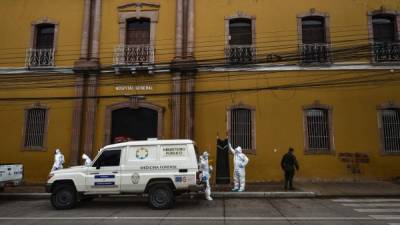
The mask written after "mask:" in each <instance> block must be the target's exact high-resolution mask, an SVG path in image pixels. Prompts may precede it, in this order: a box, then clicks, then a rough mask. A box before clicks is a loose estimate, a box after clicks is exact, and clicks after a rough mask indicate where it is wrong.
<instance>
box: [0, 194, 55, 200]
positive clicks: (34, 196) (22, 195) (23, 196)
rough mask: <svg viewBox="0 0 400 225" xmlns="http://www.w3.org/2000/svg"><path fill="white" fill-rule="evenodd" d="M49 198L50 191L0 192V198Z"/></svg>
mask: <svg viewBox="0 0 400 225" xmlns="http://www.w3.org/2000/svg"><path fill="white" fill-rule="evenodd" d="M49 198H50V193H0V199H7V200H14V199H15V200H31V199H32V200H39V199H49Z"/></svg>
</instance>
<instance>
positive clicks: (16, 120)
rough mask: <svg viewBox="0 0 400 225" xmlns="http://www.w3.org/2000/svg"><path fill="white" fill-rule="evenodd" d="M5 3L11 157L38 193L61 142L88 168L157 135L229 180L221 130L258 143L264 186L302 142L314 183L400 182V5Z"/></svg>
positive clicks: (1, 51)
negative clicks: (90, 161)
mask: <svg viewBox="0 0 400 225" xmlns="http://www.w3.org/2000/svg"><path fill="white" fill-rule="evenodd" d="M0 5H1V7H0V17H1V21H2V23H1V25H0V26H1V30H2V35H0V124H1V127H2V129H1V130H0V137H1V140H2V143H3V147H2V150H0V163H23V164H24V171H25V174H24V176H25V181H26V182H28V183H43V182H44V181H45V180H46V178H47V175H48V173H49V171H50V169H51V167H52V163H53V157H54V150H55V149H56V148H59V149H61V151H62V153H63V154H64V155H65V158H66V162H65V163H64V166H72V165H78V164H81V163H82V161H81V158H80V157H81V155H82V154H83V153H86V154H88V155H90V156H91V157H94V156H95V155H96V153H97V151H98V149H100V148H101V147H103V146H104V145H107V144H110V143H115V142H119V141H126V140H142V139H147V138H163V139H171V138H189V139H193V140H194V141H195V142H196V143H197V146H198V149H199V152H200V153H201V152H202V151H204V150H208V151H209V152H210V154H211V159H212V160H213V161H212V164H213V166H214V168H216V170H215V172H214V174H213V177H214V182H217V183H219V182H218V181H219V180H218V179H215V178H216V177H217V176H218V178H221V179H222V178H224V177H225V178H226V177H229V174H227V171H228V173H229V172H231V168H232V165H231V167H230V168H228V166H227V165H226V163H225V162H224V161H226V160H230V161H231V160H232V159H231V158H227V156H226V154H225V153H221V152H218V151H221V149H219V150H217V149H218V145H217V136H218V137H219V138H220V139H225V138H226V137H227V136H228V137H229V139H230V141H231V142H233V145H234V146H238V145H240V146H242V147H243V148H244V149H245V153H246V154H247V155H248V157H249V159H250V163H249V165H248V166H247V173H246V175H247V180H248V181H249V182H265V181H279V180H281V179H282V170H281V167H280V160H281V158H282V156H283V154H284V153H286V152H287V149H288V148H289V147H293V148H294V149H295V155H296V157H297V159H298V161H299V163H300V171H299V172H298V173H297V175H296V178H298V179H302V180H350V179H391V178H394V177H398V176H400V167H399V166H398V165H399V163H400V158H399V157H400V91H399V78H400V72H399V71H400V39H399V38H400V3H399V2H398V1H395V0H385V1H383V0H374V1H361V0H357V1H350V2H349V1H346V0H339V1H314V0H302V1H288V2H282V1H275V0H262V1H261V0H218V1H215V0H214V1H212V0H165V1H161V0H160V1H145V0H143V1H125V0H81V1H66V0H65V1H64V0H59V1H57V2H55V1H50V0H17V1H15V0H13V1H12V0H3V1H2V2H1V3H0ZM222 151H223V150H222ZM221 157H222V158H221ZM231 163H232V162H231ZM222 180H223V179H222ZM225 181H226V179H225Z"/></svg>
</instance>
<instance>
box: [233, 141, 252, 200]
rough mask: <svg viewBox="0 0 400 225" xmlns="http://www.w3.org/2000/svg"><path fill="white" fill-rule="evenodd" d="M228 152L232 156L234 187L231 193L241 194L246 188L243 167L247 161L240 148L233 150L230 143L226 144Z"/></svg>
mask: <svg viewBox="0 0 400 225" xmlns="http://www.w3.org/2000/svg"><path fill="white" fill-rule="evenodd" d="M228 145H229V151H230V152H231V153H232V154H233V164H234V170H233V182H234V187H233V189H232V191H239V192H242V191H244V190H245V186H246V170H245V167H246V165H247V163H248V162H249V159H248V158H247V156H246V155H245V154H243V153H242V147H240V146H238V147H237V148H235V149H233V148H232V145H231V143H228Z"/></svg>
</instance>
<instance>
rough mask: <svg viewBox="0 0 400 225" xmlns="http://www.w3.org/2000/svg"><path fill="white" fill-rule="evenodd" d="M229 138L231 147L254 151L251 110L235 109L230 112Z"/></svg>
mask: <svg viewBox="0 0 400 225" xmlns="http://www.w3.org/2000/svg"><path fill="white" fill-rule="evenodd" d="M229 122H230V135H229V136H230V138H231V142H232V146H234V147H237V146H240V147H242V149H245V150H250V149H254V143H253V138H254V137H253V124H252V123H253V118H252V111H251V109H246V108H235V109H231V110H230V121H229Z"/></svg>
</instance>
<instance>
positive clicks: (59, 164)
mask: <svg viewBox="0 0 400 225" xmlns="http://www.w3.org/2000/svg"><path fill="white" fill-rule="evenodd" d="M63 164H64V155H63V154H62V153H61V151H60V149H56V151H55V153H54V164H53V167H52V168H51V171H55V170H59V169H62V168H63Z"/></svg>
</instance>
